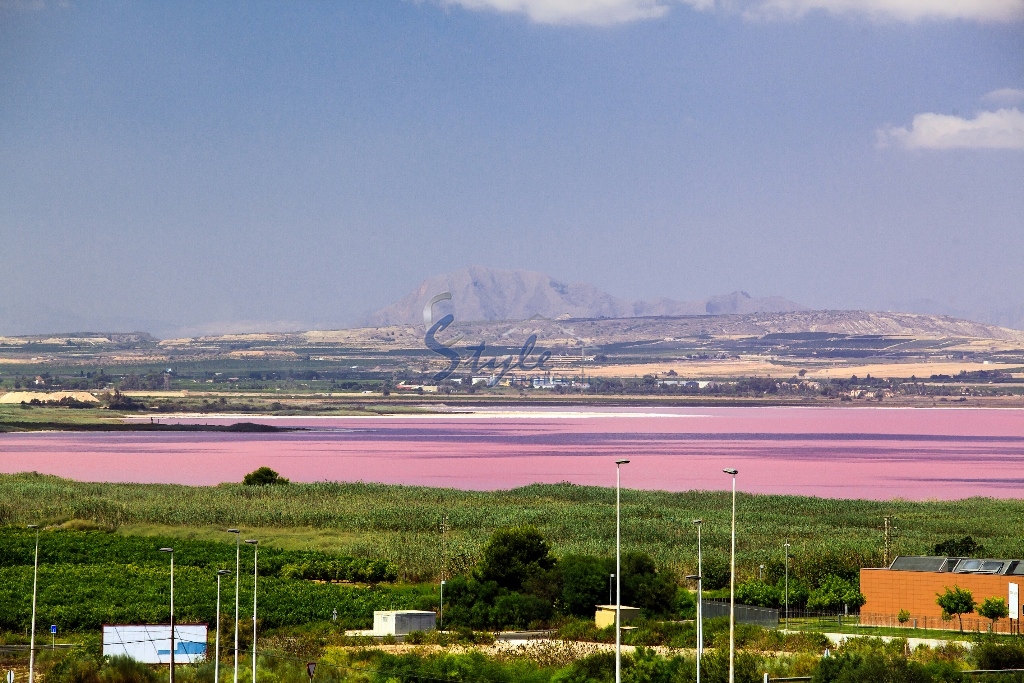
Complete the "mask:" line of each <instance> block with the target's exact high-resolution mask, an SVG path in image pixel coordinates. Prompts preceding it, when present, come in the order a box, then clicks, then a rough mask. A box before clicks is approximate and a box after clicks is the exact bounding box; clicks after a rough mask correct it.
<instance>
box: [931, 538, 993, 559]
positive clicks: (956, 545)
mask: <svg viewBox="0 0 1024 683" xmlns="http://www.w3.org/2000/svg"><path fill="white" fill-rule="evenodd" d="M935 554H936V555H942V556H944V557H984V556H985V546H983V545H979V544H978V542H977V541H975V540H974V539H973V538H971V537H970V536H964V537H963V538H959V539H958V538H949V539H946V540H945V541H942V542H941V543H936V544H935Z"/></svg>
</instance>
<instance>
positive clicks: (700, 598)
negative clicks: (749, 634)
mask: <svg viewBox="0 0 1024 683" xmlns="http://www.w3.org/2000/svg"><path fill="white" fill-rule="evenodd" d="M693 524H694V526H696V527H697V683H700V656H701V655H702V654H704V566H703V562H702V557H701V547H700V530H701V526H702V525H703V524H704V520H702V519H695V520H693Z"/></svg>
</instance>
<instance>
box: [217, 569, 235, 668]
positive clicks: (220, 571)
mask: <svg viewBox="0 0 1024 683" xmlns="http://www.w3.org/2000/svg"><path fill="white" fill-rule="evenodd" d="M230 573H231V572H229V571H228V570H227V569H218V570H217V637H216V639H215V640H214V648H213V657H214V659H213V683H220V577H222V576H224V575H225V574H230Z"/></svg>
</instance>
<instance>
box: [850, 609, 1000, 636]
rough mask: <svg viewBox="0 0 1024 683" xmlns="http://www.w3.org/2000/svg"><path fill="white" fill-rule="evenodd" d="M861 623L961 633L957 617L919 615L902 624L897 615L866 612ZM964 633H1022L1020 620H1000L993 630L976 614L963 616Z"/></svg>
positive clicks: (989, 622)
mask: <svg viewBox="0 0 1024 683" xmlns="http://www.w3.org/2000/svg"><path fill="white" fill-rule="evenodd" d="M860 623H861V624H862V625H863V626H891V627H893V628H931V629H941V630H944V631H959V630H960V620H959V619H957V618H956V617H952V618H951V619H943V618H942V617H936V616H920V615H917V614H912V615H910V616H909V617H908V618H907V620H906V621H905V622H901V621H900V620H899V619H898V618H897V617H896V616H895V615H892V614H871V613H867V612H865V613H864V614H862V615H861V617H860ZM963 625H964V632H965V633H966V632H967V631H970V632H972V633H988V632H989V631H994V632H995V633H1016V634H1019V633H1020V620H1018V619H1000V620H999V621H997V622H996V623H995V628H993V624H992V621H991V620H990V619H986V618H984V617H979V616H977V615H974V614H965V615H964V616H963Z"/></svg>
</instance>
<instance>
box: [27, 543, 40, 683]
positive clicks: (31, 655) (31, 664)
mask: <svg viewBox="0 0 1024 683" xmlns="http://www.w3.org/2000/svg"><path fill="white" fill-rule="evenodd" d="M28 528H29V529H35V530H36V556H35V560H33V563H32V636H31V637H30V638H29V646H28V683H35V672H36V588H37V587H38V586H39V525H38V524H29V525H28Z"/></svg>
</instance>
